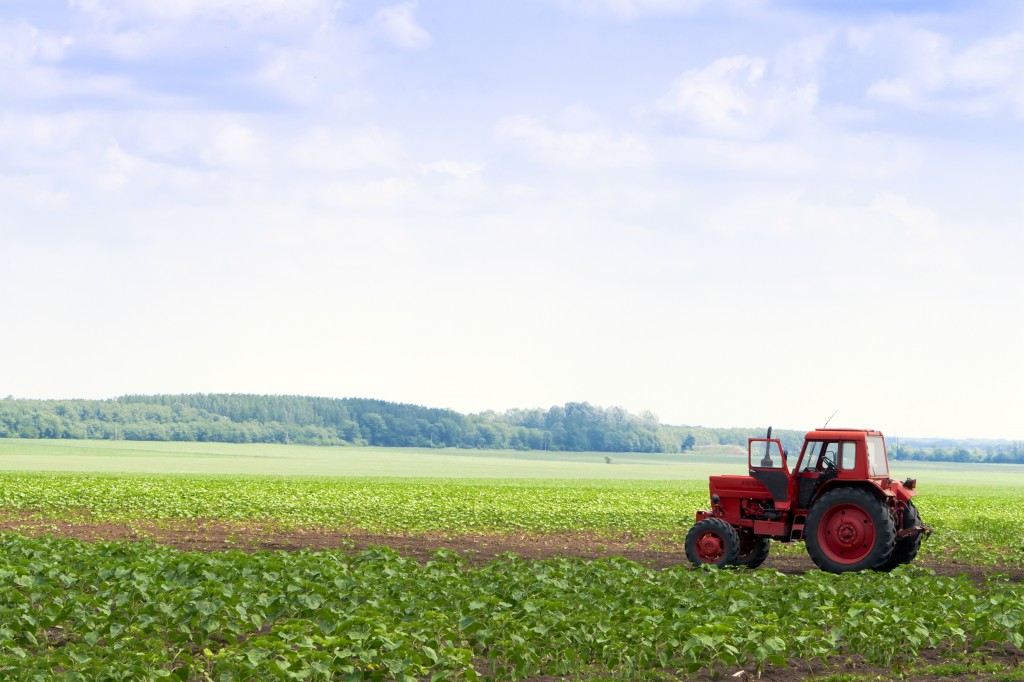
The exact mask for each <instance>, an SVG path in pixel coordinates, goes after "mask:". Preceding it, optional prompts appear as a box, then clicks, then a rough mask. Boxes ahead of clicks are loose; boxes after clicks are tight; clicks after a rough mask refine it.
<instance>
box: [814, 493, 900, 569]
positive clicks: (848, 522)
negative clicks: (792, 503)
mask: <svg viewBox="0 0 1024 682" xmlns="http://www.w3.org/2000/svg"><path fill="white" fill-rule="evenodd" d="M804 541H805V543H806V544H807V553H808V554H809V555H810V556H811V559H812V560H813V561H814V563H815V564H816V565H817V566H818V568H820V569H821V570H823V571H828V572H829V573H846V572H847V571H863V570H866V569H872V570H884V566H885V565H886V562H887V561H889V557H891V556H892V552H893V547H894V546H895V545H896V524H895V523H893V519H892V515H891V514H890V513H889V510H888V509H887V508H886V506H885V503H884V502H882V500H880V499H879V498H877V497H875V496H874V495H873V494H871V493H870V492H868V491H867V490H864V489H863V488H849V487H843V488H833V489H832V490H830V491H829V492H827V493H825V494H824V495H822V496H821V497H820V498H819V499H818V501H817V502H815V503H814V504H813V505H812V506H811V511H810V512H809V513H808V514H807V526H806V527H805V529H804Z"/></svg>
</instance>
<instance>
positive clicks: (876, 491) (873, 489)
mask: <svg viewBox="0 0 1024 682" xmlns="http://www.w3.org/2000/svg"><path fill="white" fill-rule="evenodd" d="M836 488H862V489H864V490H867V491H868V492H869V493H871V494H872V495H874V496H875V497H877V498H878V499H879V500H881V501H883V502H884V503H885V504H886V505H889V504H890V498H893V497H895V495H894V494H893V493H892V492H890V491H888V490H886V489H885V488H883V487H882V486H880V485H878V484H877V483H876V482H875V481H872V480H870V479H869V480H866V481H843V480H840V479H835V478H834V479H832V480H831V481H828V482H827V483H825V484H824V485H823V486H821V487H820V488H818V490H817V491H816V492H815V494H814V498H813V499H812V500H811V504H810V505H809V506H810V507H813V506H814V503H815V502H817V501H818V500H819V499H820V498H821V496H822V495H824V494H825V493H827V492H829V491H830V490H835V489H836Z"/></svg>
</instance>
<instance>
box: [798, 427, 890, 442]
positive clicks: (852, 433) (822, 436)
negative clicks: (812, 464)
mask: <svg viewBox="0 0 1024 682" xmlns="http://www.w3.org/2000/svg"><path fill="white" fill-rule="evenodd" d="M881 435H882V432H881V431H875V430H874V429H851V428H829V429H815V430H814V431H808V432H807V435H806V436H805V439H806V440H837V439H841V440H858V439H860V438H863V437H864V436H881Z"/></svg>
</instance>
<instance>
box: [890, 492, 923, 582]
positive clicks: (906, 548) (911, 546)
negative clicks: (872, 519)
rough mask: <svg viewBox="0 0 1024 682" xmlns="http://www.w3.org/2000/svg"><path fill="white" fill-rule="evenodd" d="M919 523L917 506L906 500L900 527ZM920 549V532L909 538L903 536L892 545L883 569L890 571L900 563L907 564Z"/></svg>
mask: <svg viewBox="0 0 1024 682" xmlns="http://www.w3.org/2000/svg"><path fill="white" fill-rule="evenodd" d="M920 525H921V514H919V513H918V511H917V507H915V506H914V503H913V501H912V500H907V506H906V507H904V508H903V523H902V524H901V525H900V529H901V530H902V529H906V528H913V527H914V526H920ZM919 549H921V534H920V533H918V534H917V535H911V536H910V537H909V538H903V539H902V540H899V541H898V542H897V543H896V546H895V547H893V550H892V555H891V556H890V557H889V560H888V561H887V562H885V566H883V567H882V570H884V571H891V570H892V569H894V568H896V567H897V566H899V565H900V564H909V563H910V562H911V561H913V560H914V559H915V558H916V557H917V550H919Z"/></svg>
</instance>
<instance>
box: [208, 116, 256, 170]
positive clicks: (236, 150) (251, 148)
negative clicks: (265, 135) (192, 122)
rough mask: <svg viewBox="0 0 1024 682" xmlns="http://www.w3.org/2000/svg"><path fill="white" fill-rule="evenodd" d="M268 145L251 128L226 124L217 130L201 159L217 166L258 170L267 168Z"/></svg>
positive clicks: (236, 124) (239, 124)
mask: <svg viewBox="0 0 1024 682" xmlns="http://www.w3.org/2000/svg"><path fill="white" fill-rule="evenodd" d="M266 146H267V143H266V142H265V141H264V140H263V139H261V136H260V135H259V134H258V133H257V132H256V131H255V130H253V128H251V127H250V126H247V125H244V124H242V123H226V124H224V125H223V126H221V128H220V129H219V130H217V131H216V132H215V133H214V135H213V138H212V139H211V140H210V142H209V144H208V145H207V146H206V148H205V149H203V151H202V152H201V153H200V158H202V160H203V161H205V162H206V163H209V164H211V165H215V166H221V167H227V168H234V169H239V170H243V171H246V170H256V169H259V168H264V167H266V166H267V162H268V158H267V151H266Z"/></svg>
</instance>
